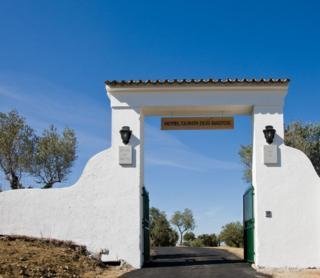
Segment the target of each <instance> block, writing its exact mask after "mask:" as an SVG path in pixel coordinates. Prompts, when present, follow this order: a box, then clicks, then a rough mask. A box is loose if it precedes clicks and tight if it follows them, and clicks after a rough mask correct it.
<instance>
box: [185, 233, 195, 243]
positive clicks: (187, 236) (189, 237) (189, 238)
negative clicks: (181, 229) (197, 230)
mask: <svg viewBox="0 0 320 278" xmlns="http://www.w3.org/2000/svg"><path fill="white" fill-rule="evenodd" d="M195 239H196V236H195V234H194V233H193V232H187V233H185V234H184V236H183V240H184V241H193V240H195Z"/></svg>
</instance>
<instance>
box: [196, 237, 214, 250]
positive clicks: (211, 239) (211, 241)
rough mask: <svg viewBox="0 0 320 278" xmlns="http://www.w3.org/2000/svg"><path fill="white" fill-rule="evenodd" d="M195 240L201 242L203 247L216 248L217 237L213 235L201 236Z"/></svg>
mask: <svg viewBox="0 0 320 278" xmlns="http://www.w3.org/2000/svg"><path fill="white" fill-rule="evenodd" d="M197 239H199V240H201V241H202V243H203V246H211V247H212V246H218V237H217V236H216V235H215V234H211V235H209V234H202V235H199V236H198V237H197Z"/></svg>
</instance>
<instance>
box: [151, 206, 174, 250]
mask: <svg viewBox="0 0 320 278" xmlns="http://www.w3.org/2000/svg"><path fill="white" fill-rule="evenodd" d="M149 228H150V243H151V246H175V245H176V243H177V241H178V234H177V232H176V231H174V230H173V229H171V227H170V223H169V221H168V220H167V217H166V214H165V213H164V212H162V211H160V210H159V209H157V208H154V207H152V208H150V226H149Z"/></svg>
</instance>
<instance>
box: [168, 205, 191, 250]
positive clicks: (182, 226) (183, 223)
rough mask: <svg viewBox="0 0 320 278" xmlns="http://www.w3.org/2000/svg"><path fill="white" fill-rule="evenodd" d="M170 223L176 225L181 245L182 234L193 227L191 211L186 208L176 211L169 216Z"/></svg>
mask: <svg viewBox="0 0 320 278" xmlns="http://www.w3.org/2000/svg"><path fill="white" fill-rule="evenodd" d="M171 223H172V224H173V225H175V226H176V227H177V229H178V231H179V233H180V245H182V239H183V234H184V233H185V232H186V231H192V230H194V228H195V221H194V217H193V214H192V211H191V210H190V209H188V208H186V209H184V211H183V212H180V211H176V212H175V213H174V214H173V216H172V218H171Z"/></svg>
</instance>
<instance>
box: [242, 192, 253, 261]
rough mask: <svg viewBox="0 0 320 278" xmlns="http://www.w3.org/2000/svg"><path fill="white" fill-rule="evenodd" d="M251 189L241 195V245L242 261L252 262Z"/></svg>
mask: <svg viewBox="0 0 320 278" xmlns="http://www.w3.org/2000/svg"><path fill="white" fill-rule="evenodd" d="M253 195H254V191H253V187H252V186H251V187H250V188H249V189H248V190H247V191H246V192H245V193H244V195H243V228H244V231H243V235H244V238H243V245H244V260H245V261H247V262H250V263H253V262H254V211H253Z"/></svg>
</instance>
